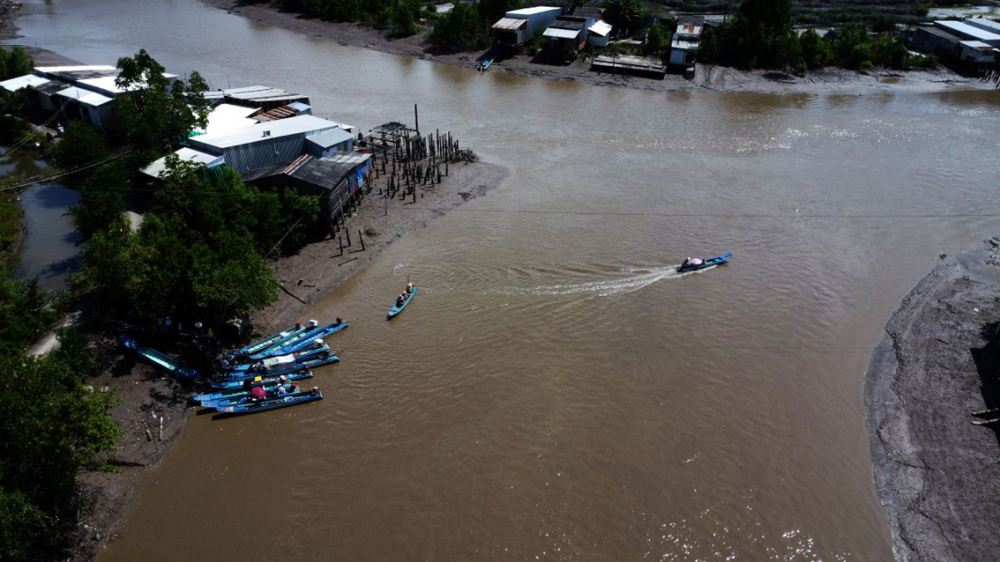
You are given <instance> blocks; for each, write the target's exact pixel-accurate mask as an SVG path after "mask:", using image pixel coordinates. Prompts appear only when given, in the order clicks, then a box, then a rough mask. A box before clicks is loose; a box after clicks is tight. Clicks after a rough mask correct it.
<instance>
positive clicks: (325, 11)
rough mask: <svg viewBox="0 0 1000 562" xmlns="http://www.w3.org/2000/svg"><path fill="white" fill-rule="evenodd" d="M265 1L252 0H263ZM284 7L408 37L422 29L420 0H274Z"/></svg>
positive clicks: (273, 0)
mask: <svg viewBox="0 0 1000 562" xmlns="http://www.w3.org/2000/svg"><path fill="white" fill-rule="evenodd" d="M262 1H263V0H249V3H260V2H262ZM270 4H271V5H272V6H276V7H278V8H281V9H283V10H288V11H290V12H295V13H299V14H305V15H309V16H315V17H320V18H325V19H329V20H333V21H352V22H353V21H356V22H361V23H365V24H367V25H371V26H372V27H375V28H377V29H384V30H390V31H391V32H392V34H393V35H397V36H400V37H406V36H409V35H413V34H414V33H416V32H418V31H420V25H419V24H420V19H421V16H422V15H423V14H422V13H421V9H422V8H423V4H422V3H421V2H420V0H270Z"/></svg>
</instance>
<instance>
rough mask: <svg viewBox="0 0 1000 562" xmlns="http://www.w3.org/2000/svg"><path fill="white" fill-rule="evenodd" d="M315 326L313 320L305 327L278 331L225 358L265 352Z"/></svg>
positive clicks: (232, 352)
mask: <svg viewBox="0 0 1000 562" xmlns="http://www.w3.org/2000/svg"><path fill="white" fill-rule="evenodd" d="M315 325H316V323H315V320H314V321H311V322H310V323H309V324H307V325H305V326H303V325H302V324H296V325H294V326H292V327H291V328H288V329H286V330H282V331H280V332H278V333H276V334H271V335H270V336H267V337H266V338H263V339H261V340H258V341H256V342H254V343H251V344H249V345H246V346H243V347H241V348H239V349H237V350H234V351H230V352H229V353H227V354H226V357H229V358H230V359H232V358H234V357H243V356H246V355H253V354H254V353H258V352H260V351H263V350H265V349H267V348H269V347H272V346H274V345H276V344H278V343H279V342H283V341H287V340H288V339H290V338H292V337H295V336H297V335H299V334H301V333H303V332H305V331H306V330H310V329H312V328H313V327H314V326H315Z"/></svg>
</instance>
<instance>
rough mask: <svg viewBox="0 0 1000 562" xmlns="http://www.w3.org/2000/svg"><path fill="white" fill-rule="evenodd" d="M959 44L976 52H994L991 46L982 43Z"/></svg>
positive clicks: (964, 42)
mask: <svg viewBox="0 0 1000 562" xmlns="http://www.w3.org/2000/svg"><path fill="white" fill-rule="evenodd" d="M959 43H960V44H962V45H965V46H966V47H968V48H970V49H976V50H977V51H992V50H996V47H994V46H993V45H987V44H986V43H983V42H982V41H959Z"/></svg>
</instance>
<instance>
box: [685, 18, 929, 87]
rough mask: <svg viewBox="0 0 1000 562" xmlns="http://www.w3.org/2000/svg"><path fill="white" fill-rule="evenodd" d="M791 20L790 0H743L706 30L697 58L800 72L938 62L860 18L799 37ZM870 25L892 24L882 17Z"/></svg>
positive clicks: (863, 68) (881, 27)
mask: <svg viewBox="0 0 1000 562" xmlns="http://www.w3.org/2000/svg"><path fill="white" fill-rule="evenodd" d="M880 21H881V20H880ZM791 22H792V19H791V2H790V1H789V0H779V1H769V0H745V1H744V2H743V4H742V5H741V6H740V8H739V10H737V12H736V14H735V15H734V16H733V17H732V18H730V19H729V20H727V21H725V22H723V23H722V24H721V25H719V26H718V27H716V28H708V29H706V30H705V33H704V36H703V38H702V47H701V51H700V52H699V55H698V57H699V60H700V61H701V62H705V63H715V64H722V65H726V66H735V67H737V68H746V69H753V68H788V69H792V70H795V71H800V72H802V71H805V70H807V69H816V68H822V67H824V66H827V65H832V66H838V67H843V68H851V69H858V70H867V69H871V68H873V67H876V66H879V67H888V68H907V67H911V66H934V65H935V64H936V59H934V58H932V57H912V56H909V55H908V51H907V49H906V46H905V44H904V43H903V42H902V40H901V39H898V38H896V37H893V36H891V35H886V34H874V33H871V32H870V31H869V30H868V28H867V27H864V26H862V25H859V24H854V23H849V24H846V25H844V26H841V27H839V28H837V29H836V30H834V31H833V32H831V33H830V34H828V35H827V36H825V37H820V36H819V35H818V34H817V33H816V32H815V31H812V30H810V31H807V32H806V33H804V34H803V35H802V36H801V37H799V36H798V35H797V34H796V33H795V31H794V29H792V23H791ZM874 27H875V28H877V29H880V30H881V29H884V28H886V27H891V26H890V25H887V24H885V22H884V21H883V22H881V23H876V24H875V25H874Z"/></svg>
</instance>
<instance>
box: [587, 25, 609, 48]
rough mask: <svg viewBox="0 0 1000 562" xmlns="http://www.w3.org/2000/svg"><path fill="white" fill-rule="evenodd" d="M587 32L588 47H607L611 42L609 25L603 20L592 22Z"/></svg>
mask: <svg viewBox="0 0 1000 562" xmlns="http://www.w3.org/2000/svg"><path fill="white" fill-rule="evenodd" d="M587 31H588V34H587V44H588V45H590V46H593V47H607V46H608V43H610V42H611V24H610V23H607V22H606V21H604V20H599V21H597V22H594V25H592V26H590V27H588V28H587Z"/></svg>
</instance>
